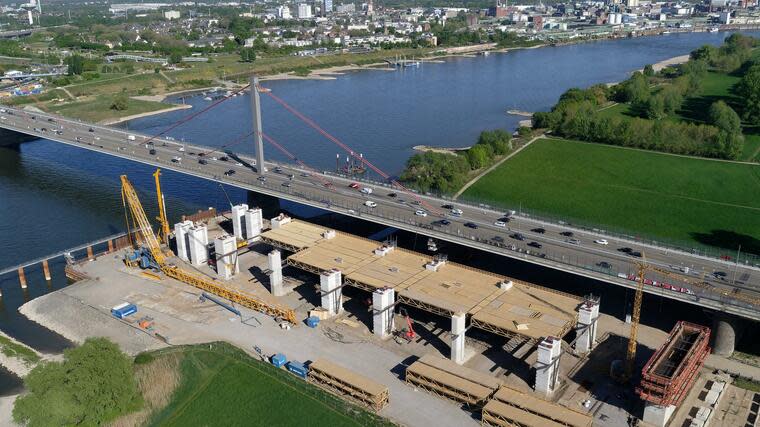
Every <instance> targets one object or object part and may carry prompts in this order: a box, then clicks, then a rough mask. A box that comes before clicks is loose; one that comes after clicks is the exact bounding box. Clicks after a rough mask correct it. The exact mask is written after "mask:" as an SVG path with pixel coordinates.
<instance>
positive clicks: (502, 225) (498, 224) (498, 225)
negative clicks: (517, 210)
mask: <svg viewBox="0 0 760 427" xmlns="http://www.w3.org/2000/svg"><path fill="white" fill-rule="evenodd" d="M493 225H495V226H497V227H506V226H507V223H506V222H504V221H496V222H494V223H493Z"/></svg>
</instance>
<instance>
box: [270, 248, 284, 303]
mask: <svg viewBox="0 0 760 427" xmlns="http://www.w3.org/2000/svg"><path fill="white" fill-rule="evenodd" d="M267 260H268V261H269V291H270V292H272V295H274V296H276V297H281V296H284V295H286V294H287V292H285V289H284V287H283V286H282V255H280V251H278V250H277V249H275V250H273V251H272V252H269V255H268V256H267Z"/></svg>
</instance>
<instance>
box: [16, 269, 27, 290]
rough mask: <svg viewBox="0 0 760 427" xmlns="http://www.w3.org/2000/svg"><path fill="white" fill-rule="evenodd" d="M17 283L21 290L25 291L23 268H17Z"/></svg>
mask: <svg viewBox="0 0 760 427" xmlns="http://www.w3.org/2000/svg"><path fill="white" fill-rule="evenodd" d="M18 282H19V284H20V285H21V289H26V274H24V267H19V268H18Z"/></svg>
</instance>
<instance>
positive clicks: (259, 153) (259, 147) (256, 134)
mask: <svg viewBox="0 0 760 427" xmlns="http://www.w3.org/2000/svg"><path fill="white" fill-rule="evenodd" d="M258 89H259V78H258V77H256V76H251V114H253V140H254V143H255V145H256V171H257V172H258V173H259V175H263V174H264V172H265V168H264V140H263V135H262V130H261V100H260V99H259V90H258Z"/></svg>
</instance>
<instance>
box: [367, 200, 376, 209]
mask: <svg viewBox="0 0 760 427" xmlns="http://www.w3.org/2000/svg"><path fill="white" fill-rule="evenodd" d="M364 206H366V207H368V208H376V207H377V203H375V202H373V201H372V200H367V201H366V202H364Z"/></svg>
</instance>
